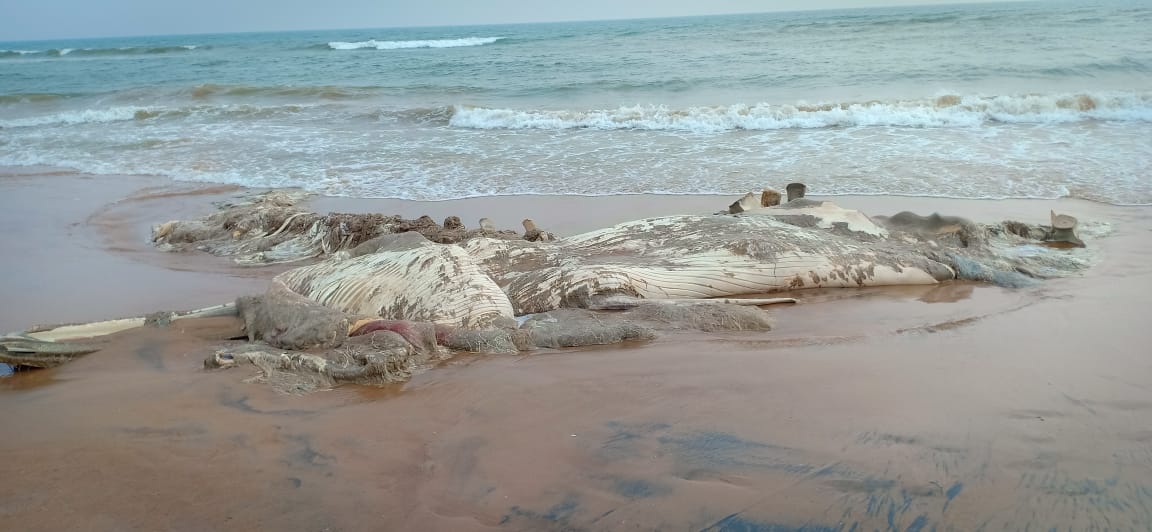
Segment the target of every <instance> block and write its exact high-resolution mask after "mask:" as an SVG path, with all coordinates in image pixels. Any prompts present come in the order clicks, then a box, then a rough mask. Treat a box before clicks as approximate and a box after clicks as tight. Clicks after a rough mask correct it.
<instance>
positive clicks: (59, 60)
mask: <svg viewBox="0 0 1152 532" xmlns="http://www.w3.org/2000/svg"><path fill="white" fill-rule="evenodd" d="M19 165H49V166H64V167H71V168H75V169H78V170H81V171H85V172H92V173H105V174H112V173H133V174H158V175H167V176H172V177H174V178H176V179H180V180H188V181H205V182H220V183H237V184H243V185H252V186H261V187H263V186H294V187H303V188H305V189H308V190H312V191H316V192H320V193H325V194H331V195H342V196H360V197H395V198H407V199H418V200H438V199H449V198H460V197H469V196H480V195H495V194H578V195H606V194H627V193H671V194H689V193H724V194H736V193H743V192H746V191H750V190H759V189H760V188H762V187H764V186H774V187H777V188H781V187H783V186H784V185H785V184H787V183H788V182H792V181H802V182H806V183H807V184H808V185H809V190H810V192H811V193H813V194H821V195H824V194H830V195H835V194H902V195H924V196H949V197H963V198H1056V197H1063V196H1074V197H1081V198H1088V199H1092V200H1098V201H1104V202H1110V203H1117V204H1149V203H1152V4H1149V3H1148V2H1146V1H1112V2H1105V3H1099V2H1095V3H1090V4H1087V3H1066V2H1054V1H1043V2H1024V3H1004V4H981V5H955V6H945V7H911V8H883V9H856V10H840V11H814V12H791V13H768V14H756V15H732V16H717V17H693V18H674V19H648V20H628V21H602V22H579V23H552V24H525V25H504V26H474V27H440V28H400V29H365V30H341V31H317V32H282V33H253V34H226V35H187V36H162V37H133V38H120V39H99V40H74V41H52V42H48V41H39V42H6V43H0V166H19Z"/></svg>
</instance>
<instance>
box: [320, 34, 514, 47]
mask: <svg viewBox="0 0 1152 532" xmlns="http://www.w3.org/2000/svg"><path fill="white" fill-rule="evenodd" d="M501 39H504V37H465V38H462V39H434V40H425V41H377V40H375V39H370V40H367V41H360V42H340V41H333V42H330V43H328V47H329V48H331V49H333V50H362V49H376V50H398V49H401V48H458V47H461V46H482V45H485V44H492V43H494V42H496V41H499V40H501Z"/></svg>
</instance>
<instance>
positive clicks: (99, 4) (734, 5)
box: [0, 0, 957, 41]
mask: <svg viewBox="0 0 1152 532" xmlns="http://www.w3.org/2000/svg"><path fill="white" fill-rule="evenodd" d="M949 3H957V0H333V1H324V0H0V41H15V40H30V39H55V38H67V37H110V36H122V35H165V34H183V33H226V32H240V31H275V30H305V29H341V28H375V27H394V26H440V25H467V24H497V23H514V22H544V21H560V20H594V19H610V18H646V17H675V16H687V15H708V14H719V13H750V12H758V11H792V10H803V9H829V8H847V7H871V6H878V5H914V4H949Z"/></svg>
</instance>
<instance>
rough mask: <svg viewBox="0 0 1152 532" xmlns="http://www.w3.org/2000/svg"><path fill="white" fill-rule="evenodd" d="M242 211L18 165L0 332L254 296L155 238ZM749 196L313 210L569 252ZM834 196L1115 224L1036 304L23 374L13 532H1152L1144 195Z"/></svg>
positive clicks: (9, 478)
mask: <svg viewBox="0 0 1152 532" xmlns="http://www.w3.org/2000/svg"><path fill="white" fill-rule="evenodd" d="M18 171H19V172H24V174H18V173H16V172H18ZM785 184H786V183H765V186H774V187H777V188H783V186H784V185H785ZM246 192H250V191H247V190H244V189H240V188H237V187H228V186H224V187H221V186H214V185H200V184H188V183H177V182H173V181H170V180H167V179H165V178H159V177H140V176H86V175H77V174H74V173H68V172H66V171H65V172H61V171H52V170H45V171H39V172H37V171H31V170H30V169H5V171H3V172H0V198H3V200H0V202H2V205H0V206H2V207H3V209H2V210H0V226H3V227H7V228H9V231H8V234H9V239H10V240H9V243H8V250H9V251H10V253H11V254H12V255H11V256H17V257H20V258H19V259H18V260H15V261H10V266H9V268H8V271H7V275H5V276H4V278H3V280H2V281H0V282H2V283H3V284H2V285H0V293H3V294H4V297H5V299H6V302H7V304H6V305H4V307H3V308H4V309H5V310H3V311H2V312H0V330H3V331H8V330H19V329H23V328H26V327H27V326H30V325H32V324H35V323H45V322H71V321H82V320H96V319H109V318H115V317H122V316H128V315H141V314H144V313H147V312H153V311H157V310H176V309H188V308H196V307H201V306H207V305H211V304H216V303H221V302H225V301H229V300H231V299H234V298H235V297H236V296H238V295H243V294H246V293H254V292H260V291H262V290H263V288H264V286H265V285H266V283H267V279H268V278H269V277H270V275H271V274H272V273H273V272H275V271H277V270H276V269H259V268H257V269H252V268H239V267H236V266H233V265H231V264H230V263H229V262H228V260H227V259H222V258H216V257H209V256H205V255H204V254H165V253H161V252H159V251H157V250H155V249H152V248H151V245H150V244H149V242H148V237H149V229H150V227H151V226H152V225H154V224H157V223H161V222H164V221H167V220H168V219H178V218H179V219H186V218H193V217H196V216H199V215H201V214H205V213H207V212H210V211H211V210H212V209H213V206H212V202H213V201H227V200H228V199H229V198H233V197H235V196H236V195H237V194H243V193H246ZM814 197H819V196H816V195H814ZM735 199H736V198H732V197H724V196H691V197H687V196H608V197H549V196H520V197H509V196H502V197H493V198H473V199H461V200H446V201H440V202H408V201H402V200H368V199H349V198H331V197H316V198H313V199H311V200H310V202H309V204H310V206H311V207H312V208H314V209H315V210H317V211H319V212H329V211H338V212H373V211H374V212H382V213H385V214H400V215H403V216H405V217H411V218H415V217H417V216H420V215H423V214H428V215H430V216H432V217H433V218H435V219H437V220H438V221H439V220H441V219H443V218H444V217H446V216H449V215H455V216H460V217H461V218H462V219H463V220H464V222H465V224H468V225H471V224H473V223H475V219H478V218H479V217H482V216H486V217H490V218H492V219H493V220H494V221H496V222H497V225H498V226H500V227H508V228H517V227H518V226H519V221H520V220H521V219H523V218H533V219H535V220H536V221H537V223H538V224H539V225H540V226H541V227H542V228H545V229H547V230H550V231H553V232H555V233H557V234H560V235H571V234H575V233H579V232H582V231H587V230H592V229H596V228H600V227H604V226H607V225H611V224H613V223H618V222H622V221H626V220H631V219H636V218H643V217H647V216H655V215H662V214H675V213H685V212H688V213H705V212H716V211H719V210H722V209H724V208H725V207H726V206H727V205H728V204H729V203H731V202H732V201H734V200H735ZM830 199H832V200H833V201H836V202H837V203H839V204H841V205H842V206H845V207H849V208H857V209H860V210H862V211H864V212H865V213H868V214H893V213H895V212H899V211H901V210H914V211H917V212H920V213H921V214H929V213H931V212H934V211H939V212H942V213H944V214H952V215H960V216H965V217H968V218H971V219H973V220H975V221H980V222H990V221H998V220H1001V219H1017V220H1020V221H1024V222H1031V223H1042V222H1046V221H1047V220H1048V217H1049V210H1053V209H1054V210H1057V211H1058V212H1062V213H1067V214H1072V215H1074V216H1077V217H1078V218H1080V220H1081V221H1082V222H1107V223H1108V224H1110V225H1111V226H1112V231H1113V232H1112V234H1111V235H1109V236H1107V237H1105V238H1101V239H1096V240H1090V241H1089V242H1088V245H1089V246H1090V249H1093V250H1097V251H1098V253H1099V257H1100V263H1099V264H1098V265H1097V266H1095V267H1094V268H1093V269H1091V270H1090V271H1089V272H1087V273H1086V274H1084V275H1082V276H1079V277H1072V278H1066V279H1054V280H1049V281H1046V282H1044V283H1042V284H1041V286H1039V287H1036V288H1027V289H1016V290H1014V289H1006V288H1000V287H996V286H989V285H984V284H978V283H962V282H953V283H945V284H942V285H938V286H923V287H890V288H886V287H881V288H864V289H816V290H805V291H797V292H795V293H794V294H789V295H795V296H796V297H798V299H800V304H798V305H796V306H791V307H786V308H784V307H780V308H770V309H768V310H766V312H769V313H771V314H772V315H773V317H774V318H775V319H776V328H775V330H773V331H771V332H768V333H755V334H753V333H739V334H706V333H687V332H684V333H673V334H669V335H666V336H664V337H662V338H659V339H657V340H656V341H653V342H650V343H646V344H641V345H632V346H625V347H603V348H596V349H575V350H559V351H555V352H541V353H536V354H531V355H523V356H474V355H462V356H458V357H456V358H453V359H451V360H449V361H447V362H446V363H444V364H442V365H441V366H440V367H437V368H434V369H431V370H429V371H426V372H424V373H422V374H419V375H417V376H416V377H415V378H413V380H412V381H411V382H409V383H406V384H403V385H390V386H387V387H382V388H371V387H360V386H342V387H340V388H337V389H335V390H332V391H329V392H321V393H315V394H311V395H307V396H301V397H298V396H283V395H278V394H276V393H274V392H272V391H271V390H270V389H268V388H266V387H264V386H262V385H260V384H257V383H251V382H245V381H246V380H247V379H248V377H250V376H251V375H252V373H251V372H249V371H248V370H246V369H235V370H229V371H225V372H206V371H204V370H202V369H201V362H202V360H203V359H204V357H205V356H206V355H207V354H209V353H211V351H212V350H213V348H214V346H216V345H218V344H219V343H220V341H221V339H219V338H214V337H212V334H214V332H213V331H212V330H197V329H196V328H194V327H187V328H180V327H171V328H169V329H149V330H141V331H135V332H129V333H121V334H119V335H117V336H116V337H114V338H113V339H112V342H113V347H111V348H106V349H105V350H103V351H101V352H98V353H95V354H93V355H90V356H87V357H84V358H82V359H80V360H77V361H75V362H73V363H70V364H67V365H65V366H62V367H59V368H55V369H51V370H42V371H34V372H21V373H19V374H17V375H14V376H12V377H6V378H2V379H0V405H2V406H4V408H0V426H3V427H6V428H7V430H6V431H5V432H6V434H8V435H7V436H6V437H5V438H4V439H3V442H2V443H0V450H3V452H4V454H5V456H7V457H8V460H5V461H4V462H3V465H0V478H4V479H5V481H3V482H0V501H3V502H0V518H3V519H5V522H6V523H9V524H11V525H12V526H13V527H15V528H19V529H22V530H53V529H62V528H77V527H88V528H93V529H171V530H183V529H188V530H194V529H206V528H208V529H260V528H291V529H300V528H306V529H318V530H320V529H332V530H379V529H396V530H401V529H414V528H417V529H425V530H483V529H497V528H505V529H534V530H539V529H573V528H575V529H592V530H600V529H605V530H607V529H620V528H627V527H631V526H636V527H639V528H640V529H653V528H659V527H661V526H665V527H675V528H693V529H735V530H746V529H757V528H755V527H760V528H759V529H767V530H800V529H801V528H800V527H801V526H803V525H805V524H806V523H807V524H810V525H813V526H815V525H819V526H826V527H827V529H836V527H837V526H839V527H841V528H843V529H845V530H848V529H850V527H851V526H852V525H853V524H856V525H858V526H860V527H861V528H867V529H871V528H872V527H873V525H875V526H880V527H883V526H889V527H892V528H896V529H900V530H903V529H906V528H913V529H916V527H920V528H924V529H927V528H930V526H932V525H939V526H941V528H944V527H951V528H953V529H960V530H972V529H977V528H979V527H980V526H981V525H984V526H988V527H989V528H998V527H1021V528H1022V527H1024V526H1025V525H1032V526H1033V527H1035V528H1039V529H1048V528H1049V527H1050V526H1057V525H1059V526H1060V527H1061V528H1065V527H1069V526H1070V527H1072V528H1074V529H1081V528H1088V527H1089V526H1090V525H1093V524H1096V523H1100V522H1104V521H1105V520H1111V521H1112V522H1123V523H1132V526H1135V527H1137V528H1139V526H1147V524H1148V523H1152V481H1149V480H1148V479H1149V478H1152V475H1150V474H1149V473H1150V472H1152V433H1149V432H1148V431H1147V430H1146V429H1144V428H1141V427H1148V426H1152V401H1149V399H1148V397H1149V396H1148V393H1149V391H1150V388H1149V385H1148V384H1147V383H1148V382H1152V362H1150V361H1149V360H1148V359H1147V357H1146V356H1145V355H1144V352H1145V351H1146V346H1147V345H1149V343H1150V342H1152V331H1149V330H1148V329H1147V328H1146V327H1143V326H1142V325H1141V323H1142V322H1141V320H1142V316H1143V314H1142V312H1143V310H1142V309H1145V308H1146V302H1147V301H1148V300H1150V298H1152V267H1149V266H1148V264H1149V261H1148V259H1149V258H1152V232H1150V231H1149V230H1148V229H1147V228H1148V227H1150V226H1152V224H1150V223H1149V222H1150V221H1152V208H1149V207H1116V206H1110V205H1103V204H1096V203H1091V202H1087V201H1080V200H1000V201H989V200H951V199H939V198H908V197H876V196H861V197H836V198H830ZM46 206H49V207H50V208H46ZM110 482H114V483H115V485H116V489H115V490H109V489H107V486H108V485H109V483H110ZM1001 525H1002V526H1001ZM773 526H779V527H781V528H772V527H773ZM741 527H743V528H741ZM788 527H791V528H788Z"/></svg>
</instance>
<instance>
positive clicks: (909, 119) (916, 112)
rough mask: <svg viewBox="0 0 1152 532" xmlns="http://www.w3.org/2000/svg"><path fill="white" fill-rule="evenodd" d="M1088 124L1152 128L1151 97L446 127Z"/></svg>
mask: <svg viewBox="0 0 1152 532" xmlns="http://www.w3.org/2000/svg"><path fill="white" fill-rule="evenodd" d="M1087 120H1099V121H1119V122H1133V121H1140V122H1152V93H1135V92H1113V93H1084V94H1029V95H1018V96H961V95H953V94H946V95H941V96H938V97H936V98H932V99H923V100H901V101H890V102H881V101H872V102H859V103H819V104H804V103H800V104H795V105H773V104H767V103H760V104H755V105H729V106H713V107H689V108H683V109H675V108H669V107H666V106H662V105H636V106H622V107H618V108H615V109H602V110H518V109H499V108H487V107H473V106H465V105H458V106H455V107H454V108H453V112H452V117H451V119H450V120H449V124H450V125H451V126H453V127H459V128H470V129H601V130H619V129H636V130H651V131H662V130H667V131H688V132H695V133H715V132H721V131H734V130H776V129H817V128H829V127H859V126H895V127H978V126H981V125H985V124H989V123H1015V124H1029V123H1033V124H1050V123H1071V122H1081V121H1087Z"/></svg>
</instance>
